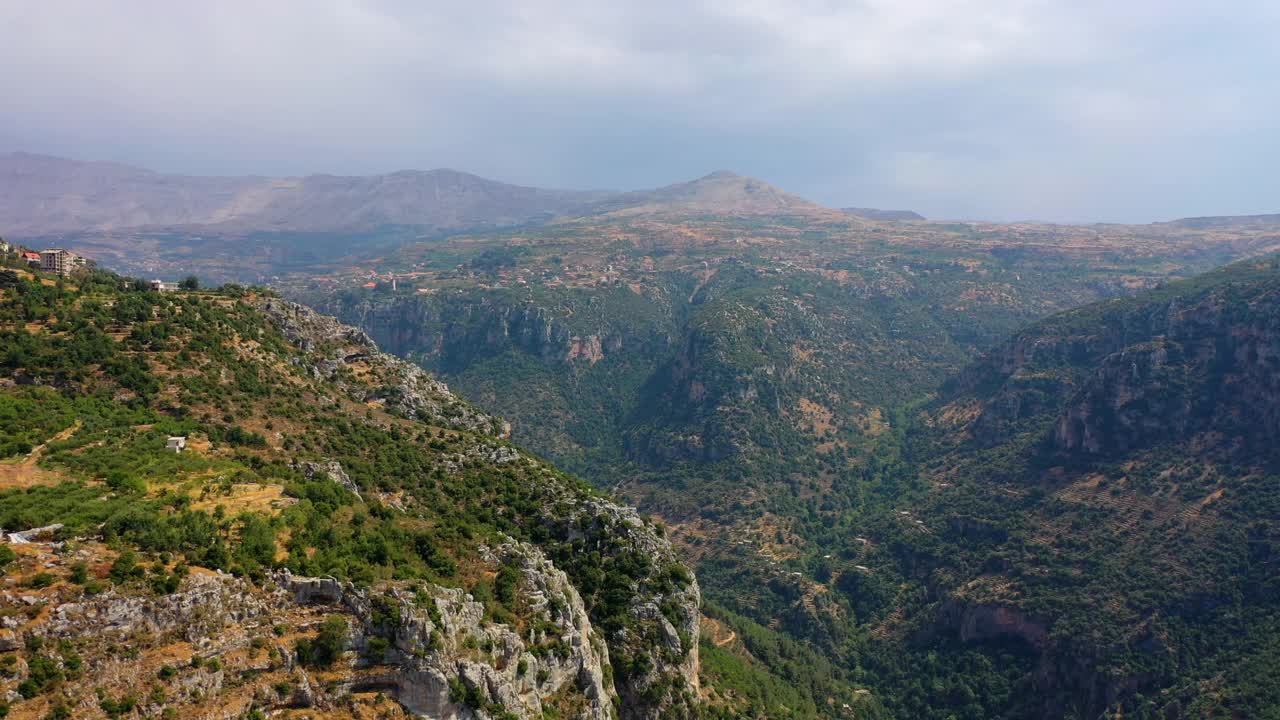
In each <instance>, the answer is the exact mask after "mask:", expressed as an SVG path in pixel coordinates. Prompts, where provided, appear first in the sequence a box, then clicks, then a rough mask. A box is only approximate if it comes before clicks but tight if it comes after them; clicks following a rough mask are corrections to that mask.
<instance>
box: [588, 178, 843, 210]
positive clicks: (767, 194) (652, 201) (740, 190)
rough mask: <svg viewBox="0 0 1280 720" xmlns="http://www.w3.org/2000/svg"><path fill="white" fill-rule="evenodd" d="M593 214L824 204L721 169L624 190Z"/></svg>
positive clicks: (795, 207)
mask: <svg viewBox="0 0 1280 720" xmlns="http://www.w3.org/2000/svg"><path fill="white" fill-rule="evenodd" d="M591 210H592V214H604V213H612V214H616V215H643V214H647V213H695V214H696V213H706V214H722V215H739V214H745V215H782V214H792V213H794V214H803V213H812V212H822V211H823V210H824V208H823V207H822V206H820V205H816V204H814V203H811V202H809V201H808V200H805V199H804V198H801V197H799V196H797V195H793V194H791V193H789V192H786V191H785V190H781V189H779V188H776V187H774V186H772V185H769V184H767V183H764V182H761V181H759V180H756V179H755V178H750V177H746V176H744V175H738V174H736V173H732V172H729V171H728V170H720V171H717V172H713V173H711V174H710V175H705V176H703V177H700V178H698V179H696V180H691V181H689V182H683V183H676V184H674V185H667V186H665V187H660V188H657V189H654V190H638V191H635V192H628V193H622V194H621V195H616V196H614V197H611V198H608V199H605V200H602V201H600V202H598V203H596V204H595V205H593V206H592V208H591Z"/></svg>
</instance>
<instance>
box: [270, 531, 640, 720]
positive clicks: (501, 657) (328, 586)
mask: <svg viewBox="0 0 1280 720" xmlns="http://www.w3.org/2000/svg"><path fill="white" fill-rule="evenodd" d="M482 554H483V555H484V559H485V560H486V562H488V563H491V564H492V565H494V566H499V567H500V566H508V567H510V568H513V569H514V570H515V571H516V573H517V578H518V580H517V583H516V591H517V593H518V597H519V598H520V603H521V604H522V606H523V608H524V610H525V611H526V612H527V615H528V617H527V619H526V622H527V625H528V628H527V630H525V631H524V632H523V633H521V632H517V631H516V629H515V628H514V627H512V626H511V625H508V624H496V623H491V622H487V621H486V619H485V615H486V613H485V606H484V605H483V604H482V603H480V602H477V601H475V600H474V599H473V598H472V597H471V596H470V595H468V594H466V593H464V592H463V591H462V590H459V589H457V588H442V587H436V586H426V585H423V586H419V587H418V588H417V589H415V590H406V589H403V588H392V589H387V590H383V591H366V590H359V589H356V588H355V587H353V586H351V585H350V584H342V583H338V582H337V581H334V580H332V579H328V578H301V577H295V576H291V575H289V574H288V573H279V574H278V575H276V576H275V580H276V582H277V583H278V584H279V586H280V587H282V588H284V589H286V590H287V591H288V592H289V593H290V594H291V595H292V597H293V598H294V599H295V600H297V601H299V602H305V603H320V604H329V605H335V606H337V607H340V608H343V609H345V610H346V611H347V612H349V613H350V615H351V617H352V618H353V645H354V646H355V647H356V649H358V650H359V651H360V654H361V655H362V656H363V657H364V658H365V659H366V662H367V663H368V665H369V668H368V670H369V671H368V672H364V673H360V674H358V675H357V674H353V675H352V676H351V677H350V679H349V680H347V681H346V682H344V683H343V685H344V688H343V690H345V691H348V692H362V691H365V690H373V689H376V690H378V691H381V692H385V693H388V694H390V695H391V696H393V697H394V698H395V699H396V700H397V701H398V702H399V703H400V704H401V705H402V706H403V707H404V708H405V709H406V710H408V711H409V712H411V713H413V714H415V715H417V716H420V717H427V718H439V719H440V720H462V719H464V718H471V717H475V714H474V713H473V712H472V711H473V710H474V709H475V708H472V707H470V706H469V705H468V704H467V702H470V701H479V702H480V704H481V705H482V706H483V707H485V708H490V709H493V708H501V709H502V711H503V712H507V713H510V714H511V715H513V716H515V717H519V718H534V719H536V718H542V717H543V710H544V703H546V702H549V701H550V700H551V699H552V698H563V697H574V698H575V699H576V701H575V702H574V703H572V706H573V707H575V708H576V711H575V713H576V714H574V715H573V717H578V718H583V719H584V720H607V719H608V718H610V717H611V712H612V709H613V707H614V704H615V702H616V700H617V695H616V694H615V692H614V689H613V686H612V684H611V683H610V682H609V681H608V671H606V668H607V667H608V666H609V651H608V648H607V646H606V643H605V641H604V638H602V637H601V636H600V635H599V633H597V631H596V630H595V629H594V627H593V626H592V624H591V620H590V617H589V616H588V613H587V609H586V606H585V605H584V603H583V601H582V598H581V596H580V595H579V594H578V591H577V590H576V589H575V588H574V587H573V585H572V584H571V583H570V582H569V579H568V578H567V577H566V576H565V574H564V572H563V571H561V570H559V569H557V568H556V567H555V565H553V564H552V563H551V561H550V560H548V559H547V558H546V557H545V556H544V555H543V554H542V552H541V551H540V550H538V549H537V548H535V547H533V546H531V545H528V544H526V543H516V542H509V543H504V544H503V545H501V546H499V547H497V548H493V549H489V548H484V549H482ZM375 648H383V649H382V650H381V651H380V652H381V655H379V656H376V657H375V656H373V654H372V653H373V652H375V650H374V649H375ZM459 695H461V697H459ZM464 698H465V700H464Z"/></svg>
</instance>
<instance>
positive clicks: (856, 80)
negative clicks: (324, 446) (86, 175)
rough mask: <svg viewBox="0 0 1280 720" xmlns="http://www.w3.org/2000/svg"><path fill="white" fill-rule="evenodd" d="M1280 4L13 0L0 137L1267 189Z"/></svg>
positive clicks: (1053, 210)
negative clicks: (1279, 7)
mask: <svg viewBox="0 0 1280 720" xmlns="http://www.w3.org/2000/svg"><path fill="white" fill-rule="evenodd" d="M1277 30H1280V11H1278V10H1277V9H1276V7H1275V4H1274V3H1270V2H1263V1H1261V0H1257V1H1256V2H1255V1H1253V0H1242V1H1240V2H1235V3H1231V4H1229V5H1227V4H1221V5H1220V4H1213V3H1208V2H1197V1H1192V0H1127V1H1126V2H1124V3H1115V2H1101V1H1098V0H1079V1H1076V2H1068V1H1067V0H1056V1H1052V2H1051V1H1049V0H950V1H943V0H861V1H856V0H855V1H845V2H840V1H837V0H741V1H739V2H711V1H709V0H702V1H699V0H686V1H684V2H675V1H673V0H653V1H652V2H647V3H629V2H605V1H604V0H596V1H594V2H587V1H585V0H523V1H522V2H496V1H495V0H472V1H471V2H467V3H454V2H421V1H411V0H402V1H399V2H392V1H385V2H376V1H373V0H370V1H368V2H356V1H355V0H277V1H275V2H269V3H263V2H250V1H249V0H221V1H220V2H216V3H184V2H177V3H175V2H166V1H161V0H135V1H134V2H130V3H101V2H91V1H89V0H81V1H76V0H50V1H49V2H43V3H11V4H5V5H4V6H0V67H4V68H6V71H5V72H4V73H3V74H0V96H3V97H4V98H6V99H7V100H6V102H4V103H2V104H0V149H28V150H34V151H45V152H55V153H61V154H67V155H73V156H77V157H85V158H95V159H113V160H119V161H126V162H132V163H135V164H142V165H147V166H151V167H156V168H158V169H163V170H168V171H183V172H193V173H207V172H218V173H236V174H240V173H249V172H255V173H263V174H267V173H270V174H281V173H306V172H320V171H325V172H338V173H366V172H378V171H386V170H392V169H398V168H402V167H437V166H453V167H458V168H460V169H466V170H470V171H473V172H477V173H480V174H485V175H489V176H492V177H496V178H499V179H505V180H511V181H518V182H528V183H536V184H544V185H556V186H585V187H614V188H630V187H638V186H653V185H659V184H664V183H667V182H671V181H674V180H679V179H684V178H687V177H690V176H694V175H697V174H701V173H703V172H706V171H708V170H711V169H715V168H720V167H731V168H734V169H737V170H739V171H741V172H747V173H752V174H757V175H760V176H762V177H763V179H766V180H769V181H772V182H775V183H777V184H780V185H783V186H784V187H787V188H788V189H790V190H793V191H796V192H799V193H801V194H808V195H810V196H812V197H813V198H814V199H816V200H818V201H821V202H827V203H831V204H851V205H852V204H856V205H872V204H880V205H892V206H909V207H913V208H915V209H918V210H920V211H922V212H925V213H926V214H930V215H936V216H986V217H996V218H1016V217H1027V216H1031V215H1036V216H1039V217H1045V218H1053V219H1091V218H1096V219H1106V220H1148V219H1156V218H1163V217H1170V216H1177V215H1184V214H1192V213H1207V212H1246V211H1266V210H1275V209H1277V208H1280V199H1274V198H1272V197H1271V196H1270V194H1269V192H1268V184H1269V179H1268V178H1269V174H1270V172H1271V168H1272V167H1274V166H1275V164H1276V162H1275V161H1276V160H1278V159H1280V157H1277V152H1278V151H1277V146H1276V142H1275V140H1273V139H1272V138H1273V137H1274V136H1275V135H1276V133H1275V121H1274V120H1273V118H1274V117H1275V116H1276V113H1277V111H1278V110H1280V99H1278V98H1277V93H1275V92H1274V90H1273V87H1272V85H1273V82H1272V81H1271V78H1270V75H1271V74H1272V71H1273V69H1274V68H1275V67H1276V66H1277V61H1278V60H1280V50H1277V47H1276V45H1275V43H1273V42H1272V38H1273V37H1274V36H1275V33H1276V31H1277ZM1171 180H1176V182H1171Z"/></svg>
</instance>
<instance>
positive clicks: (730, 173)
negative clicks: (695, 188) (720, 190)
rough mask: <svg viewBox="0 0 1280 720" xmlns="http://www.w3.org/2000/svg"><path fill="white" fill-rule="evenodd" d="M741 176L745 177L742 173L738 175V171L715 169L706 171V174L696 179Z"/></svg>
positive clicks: (725, 178)
mask: <svg viewBox="0 0 1280 720" xmlns="http://www.w3.org/2000/svg"><path fill="white" fill-rule="evenodd" d="M742 177H745V176H743V175H739V174H738V173H736V172H734V171H732V170H716V171H715V172H711V173H707V174H706V175H703V176H702V177H700V178H698V181H701V180H728V179H733V178H742ZM695 182H697V181H695Z"/></svg>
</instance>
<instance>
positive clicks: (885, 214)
mask: <svg viewBox="0 0 1280 720" xmlns="http://www.w3.org/2000/svg"><path fill="white" fill-rule="evenodd" d="M840 209H841V210H843V211H844V212H847V213H849V214H850V215H856V216H858V217H860V218H862V219H863V220H924V219H925V217H924V216H923V215H921V214H920V213H918V212H916V211H914V210H881V209H879V208H857V207H847V208H840Z"/></svg>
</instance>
